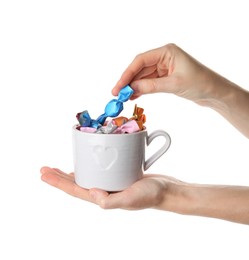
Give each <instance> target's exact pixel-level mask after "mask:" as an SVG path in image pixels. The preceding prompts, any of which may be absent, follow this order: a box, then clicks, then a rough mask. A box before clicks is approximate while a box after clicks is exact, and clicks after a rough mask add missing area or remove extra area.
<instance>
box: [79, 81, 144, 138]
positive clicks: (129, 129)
mask: <svg viewBox="0 0 249 260" xmlns="http://www.w3.org/2000/svg"><path fill="white" fill-rule="evenodd" d="M133 93H134V91H133V89H132V88H131V87H130V86H129V85H127V86H125V87H124V88H122V89H121V90H120V92H119V95H118V98H117V99H112V100H111V101H110V102H109V103H108V104H107V105H106V107H105V112H104V113H103V114H102V115H100V116H99V117H98V118H97V119H92V118H91V117H90V115H89V113H88V111H87V110H84V111H83V112H80V113H77V115H76V118H77V120H78V122H79V124H78V125H77V127H76V128H77V129H78V130H79V131H82V132H88V133H98V134H129V133H134V132H138V131H141V130H143V129H144V128H145V127H144V123H145V122H146V116H145V115H144V114H143V112H144V109H143V108H141V107H137V105H135V108H134V112H133V115H132V116H131V117H129V118H128V117H124V116H120V117H117V116H118V115H119V114H120V113H121V111H122V110H123V103H124V102H126V101H128V100H129V98H130V97H131V96H132V94H133ZM109 117H112V119H110V120H107V118H109Z"/></svg>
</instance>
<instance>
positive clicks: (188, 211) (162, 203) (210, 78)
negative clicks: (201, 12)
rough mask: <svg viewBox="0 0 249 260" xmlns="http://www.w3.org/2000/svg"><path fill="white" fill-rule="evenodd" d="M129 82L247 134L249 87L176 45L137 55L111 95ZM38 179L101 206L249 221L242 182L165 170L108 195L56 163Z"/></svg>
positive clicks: (246, 190)
mask: <svg viewBox="0 0 249 260" xmlns="http://www.w3.org/2000/svg"><path fill="white" fill-rule="evenodd" d="M127 84H130V85H131V87H132V88H133V90H134V91H135V93H134V95H133V96H132V98H131V99H135V98H138V97H139V96H141V95H144V94H152V93H158V92H163V93H172V94H175V95H177V96H179V97H182V98H186V99H189V100H191V101H193V102H195V103H197V104H199V105H201V106H206V107H209V108H211V109H214V110H215V111H217V112H218V113H220V114H221V115H222V116H223V117H225V118H226V119H227V120H228V121H229V122H230V123H231V124H232V125H234V127H236V128H237V129H238V130H239V131H240V132H241V133H242V134H244V135H245V137H247V138H249V92H248V91H247V90H245V89H243V88H241V87H239V86H238V85H236V84H234V83H233V82H230V81H229V80H227V79H225V78H224V77H222V76H221V75H219V74H217V73H216V72H214V71H212V70H210V69H209V68H207V67H206V66H204V65H203V64H201V63H200V62H198V61H197V60H195V59H194V58H193V57H191V56H190V55H189V54H187V53H186V52H185V51H183V50H182V49H181V48H179V47H178V46H176V45H175V44H168V45H165V46H163V47H160V48H157V49H154V50H150V51H148V52H145V53H142V54H139V55H137V56H136V57H135V59H134V60H133V61H132V63H131V64H130V65H129V66H128V67H127V69H126V70H125V71H124V73H123V74H122V76H121V78H120V80H119V81H118V82H117V84H116V85H115V87H114V88H113V90H112V93H113V95H118V93H119V91H120V89H121V88H122V87H123V86H125V85H127ZM41 179H42V180H43V181H45V182H46V183H48V184H50V185H52V186H54V187H56V188H58V189H60V190H62V191H64V192H66V193H68V194H70V195H72V196H75V197H77V198H80V199H82V200H86V201H89V202H92V203H95V204H97V205H99V206H100V207H102V208H104V209H114V208H121V209H127V210H139V209H145V208H154V209H159V210H164V211H171V212H175V213H179V214H185V215H195V216H204V217H211V218H218V219H224V220H228V221H233V222H237V223H243V224H249V187H246V186H228V185H202V184H192V183H191V184H190V183H186V182H182V181H180V180H177V179H175V178H173V177H169V176H165V175H158V174H145V175H144V177H143V178H142V179H141V180H139V181H137V182H136V183H134V184H133V185H132V186H130V187H129V188H128V189H126V190H124V191H122V192H117V193H110V194H109V193H108V192H106V191H103V190H99V189H95V188H93V189H90V190H86V189H83V188H81V187H79V186H78V185H76V184H75V181H74V175H73V173H71V174H66V173H64V172H62V171H61V170H59V169H55V168H49V167H43V168H41Z"/></svg>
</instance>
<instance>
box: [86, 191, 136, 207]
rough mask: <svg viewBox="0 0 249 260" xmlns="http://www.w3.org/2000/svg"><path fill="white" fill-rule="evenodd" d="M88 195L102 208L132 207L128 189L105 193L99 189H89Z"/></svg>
mask: <svg viewBox="0 0 249 260" xmlns="http://www.w3.org/2000/svg"><path fill="white" fill-rule="evenodd" d="M90 196H91V197H92V198H93V199H94V201H95V203H96V204H98V205H99V206H100V207H101V208H103V209H115V208H120V209H132V207H131V206H130V205H131V204H132V203H130V197H129V192H128V190H124V191H121V192H116V193H110V194H109V193H107V192H105V191H103V190H99V189H91V190H90Z"/></svg>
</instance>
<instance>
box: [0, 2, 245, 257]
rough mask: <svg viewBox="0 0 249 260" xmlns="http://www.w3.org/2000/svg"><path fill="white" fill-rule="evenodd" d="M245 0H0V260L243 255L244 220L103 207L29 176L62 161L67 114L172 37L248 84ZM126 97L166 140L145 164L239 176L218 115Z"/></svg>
mask: <svg viewBox="0 0 249 260" xmlns="http://www.w3.org/2000/svg"><path fill="white" fill-rule="evenodd" d="M246 3H247V1H242V0H236V1H217V0H216V1H210V0H209V1H197V0H196V1H194V0H192V1H184V0H182V1H176V0H174V1H168V0H164V1H160V0H153V1H145V0H144V1H134V0H132V1H128V0H125V1H114V0H113V1H108V0H105V1H102V0H96V1H63V0H60V1H59V0H58V1H55V0H49V1H47V0H43V1H31V0H30V1H26V0H24V1H11V0H6V1H4V0H2V1H0V91H1V92H0V120H1V121H0V122H1V130H0V131H1V135H0V154H1V157H0V158H1V159H0V160H1V161H0V166H1V167H0V171H1V172H0V174H1V179H0V240H1V242H0V259H4V260H8V259H27V260H29V259H36V260H38V259H48V260H50V259H74V260H76V259H109V260H112V259H226V258H228V257H230V258H229V259H248V257H249V250H248V241H249V228H248V226H246V225H241V224H236V223H231V222H227V221H222V220H217V219H209V218H204V217H193V216H181V215H177V214H174V213H169V212H162V211H156V210H151V209H148V210H142V211H123V210H103V209H100V208H99V207H97V206H96V205H93V204H90V203H87V202H84V201H81V200H79V199H76V198H73V197H70V196H69V195H67V194H65V193H63V192H61V191H59V190H57V189H55V188H53V187H51V186H48V185H47V184H45V183H43V182H42V181H41V180H40V173H39V170H40V167H42V166H44V165H48V166H51V167H58V168H61V169H62V170H64V171H65V172H71V171H72V170H73V166H72V151H71V127H72V125H73V124H75V123H76V119H75V115H76V113H77V112H80V111H82V110H84V109H88V110H89V112H90V114H91V115H92V117H97V116H98V115H100V114H101V113H102V112H103V109H104V106H105V105H106V103H107V102H108V101H109V100H110V99H112V98H113V97H112V95H111V89H112V87H113V86H114V85H115V83H116V81H117V80H118V79H119V77H120V75H121V73H122V72H123V70H124V69H125V68H126V66H127V65H128V64H129V63H130V62H131V61H132V59H133V58H134V57H135V55H136V54H138V53H140V52H144V51H147V50H149V49H152V48H156V47H160V46H162V45H164V44H166V43H169V42H174V43H176V44H178V45H179V46H180V47H182V48H183V49H184V50H186V51H187V52H189V53H190V54H191V55H193V56H194V57H195V58H197V59H198V60H200V61H201V62H202V63H204V64H206V65H207V66H209V67H210V68H212V69H214V70H215V71H217V72H218V73H220V74H222V75H223V76H225V77H227V78H229V79H230V80H232V81H234V82H236V83H237V84H239V85H241V86H242V87H244V88H247V89H248V88H249V87H248V82H249V81H248V59H249V49H248V46H249V41H248V35H247V34H248V24H249V16H248V8H247V7H246ZM136 103H137V104H138V106H141V107H143V108H144V109H145V114H146V115H147V124H146V126H147V129H148V131H149V132H151V131H153V130H155V129H158V128H162V129H164V130H166V131H167V132H168V133H169V134H170V135H171V138H172V146H171V148H170V150H169V151H168V152H167V154H166V155H165V156H163V157H162V158H161V159H160V160H159V161H158V162H157V163H155V164H154V165H153V166H152V167H151V168H150V170H149V172H150V173H161V174H167V175H172V176H174V177H176V178H178V179H181V180H184V181H187V182H194V183H210V184H236V185H249V166H248V155H249V143H248V140H247V139H246V138H245V137H244V136H243V135H241V134H240V133H239V132H238V131H237V130H236V129H234V128H233V127H232V126H231V125H229V123H228V122H226V121H225V120H224V119H223V118H222V117H221V116H220V115H218V114H216V113H215V112H214V111H212V110H210V109H208V108H203V107H199V106H197V105H196V104H194V103H191V102H190V101H187V100H183V99H181V98H178V97H176V96H174V95H167V94H154V95H147V96H144V97H141V98H140V99H138V100H136ZM134 104H135V101H129V102H127V103H126V104H125V109H124V113H126V114H129V113H131V112H132V110H133V107H134ZM151 149H153V148H151Z"/></svg>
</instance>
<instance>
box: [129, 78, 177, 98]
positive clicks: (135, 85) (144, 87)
mask: <svg viewBox="0 0 249 260" xmlns="http://www.w3.org/2000/svg"><path fill="white" fill-rule="evenodd" d="M173 83H174V81H173V80H172V77H163V78H152V79H139V80H135V81H133V82H132V83H131V84H130V85H131V87H132V89H133V90H134V95H135V96H141V95H144V94H152V93H159V92H165V93H172V92H174V88H173V86H174V84H173Z"/></svg>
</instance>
